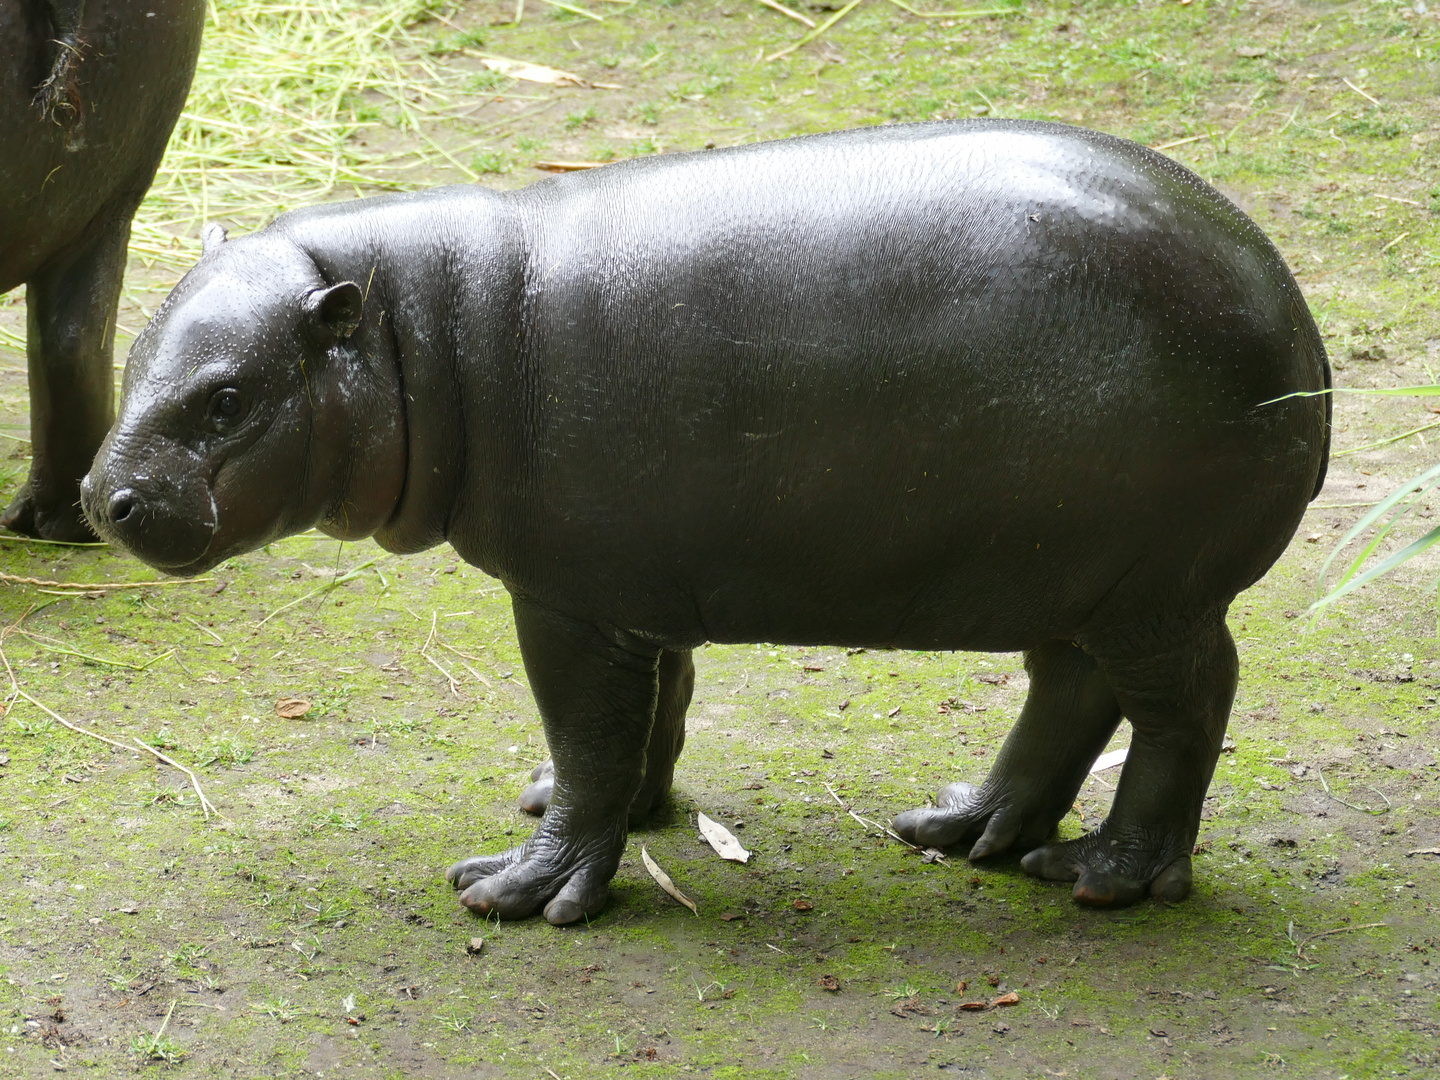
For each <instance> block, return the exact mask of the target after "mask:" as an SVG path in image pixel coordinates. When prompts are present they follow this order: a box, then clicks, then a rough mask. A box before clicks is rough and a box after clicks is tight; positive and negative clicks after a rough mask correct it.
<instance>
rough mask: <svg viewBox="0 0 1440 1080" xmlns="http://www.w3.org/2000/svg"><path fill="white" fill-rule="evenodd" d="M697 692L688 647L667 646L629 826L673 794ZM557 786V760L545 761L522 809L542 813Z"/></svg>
mask: <svg viewBox="0 0 1440 1080" xmlns="http://www.w3.org/2000/svg"><path fill="white" fill-rule="evenodd" d="M694 692H695V664H694V662H693V661H692V660H691V658H690V650H689V649H666V650H665V651H664V652H662V653H661V654H660V700H659V702H658V703H657V704H656V706H655V726H654V727H653V728H651V729H650V742H649V744H648V745H647V746H646V747H645V779H644V780H643V781H642V782H641V784H640V790H639V792H638V793H636V795H635V800H634V802H632V803H631V804H630V828H632V829H635V828H639V827H640V826H641V825H643V824H644V823H645V821H646V819H648V818H649V817H650V815H651V814H653V813H654V812H655V811H656V810H658V809H660V807H661V806H663V805H664V804H665V800H666V799H668V798H669V797H670V785H671V783H672V782H673V781H674V778H675V762H676V761H678V760H679V758H680V751H681V750H682V749H684V746H685V710H686V709H688V708H689V707H690V697H691V695H692V694H693V693H694ZM554 790H555V762H554V761H553V760H550V761H545V762H542V763H541V764H539V765H537V766H535V770H534V772H532V773H531V774H530V785H529V786H528V787H527V788H526V789H525V790H524V791H523V792H521V794H520V809H521V810H523V811H525V813H527V814H537V815H538V814H543V813H545V808H546V807H548V806H549V805H550V795H551V793H552V792H553V791H554Z"/></svg>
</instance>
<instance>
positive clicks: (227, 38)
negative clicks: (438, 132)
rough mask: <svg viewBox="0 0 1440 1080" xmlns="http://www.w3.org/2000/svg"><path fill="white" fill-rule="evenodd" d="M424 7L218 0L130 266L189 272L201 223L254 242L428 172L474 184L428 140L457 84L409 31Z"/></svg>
mask: <svg viewBox="0 0 1440 1080" xmlns="http://www.w3.org/2000/svg"><path fill="white" fill-rule="evenodd" d="M431 6H432V4H430V3H427V2H426V0H390V2H388V3H379V4H373V3H372V4H365V3H359V2H357V0H308V2H303V3H300V2H285V0H277V2H275V3H263V2H262V3H256V2H255V0H213V2H212V4H211V7H210V14H209V18H208V20H207V24H206V27H205V40H204V45H203V47H202V49H201V52H200V60H199V64H198V66H197V68H196V72H195V82H194V85H193V87H192V88H191V92H190V99H189V101H188V102H187V103H186V106H185V111H184V112H183V113H182V114H181V117H180V122H179V123H178V124H177V126H176V128H175V132H174V134H173V135H172V136H171V139H170V146H169V148H168V150H167V152H166V155H165V160H164V163H163V164H162V165H161V167H160V172H159V174H158V175H157V176H156V178H155V186H154V187H153V188H152V189H151V191H150V195H149V197H148V198H147V199H146V201H145V204H144V205H143V206H142V207H141V209H140V212H139V214H138V215H137V216H136V219H135V224H134V228H133V230H132V236H131V243H130V247H131V253H132V254H133V255H135V256H137V257H138V258H140V259H141V260H142V262H144V263H145V264H146V265H155V264H157V263H158V264H160V265H161V266H162V267H164V268H168V269H185V268H187V267H189V266H190V265H191V264H192V263H193V262H194V261H195V258H196V257H197V255H198V253H199V241H198V239H196V238H197V237H198V235H199V231H200V226H201V224H202V223H203V222H205V221H206V220H210V219H224V220H227V221H231V222H235V223H237V224H241V225H243V226H245V227H248V228H254V227H257V226H259V225H261V224H263V223H264V222H265V221H268V220H269V219H270V218H272V217H273V216H275V215H276V214H278V213H281V212H283V211H285V210H288V209H290V208H292V207H295V206H298V205H301V204H305V203H313V202H317V201H320V200H322V199H325V198H327V197H330V198H333V197H334V196H335V193H336V192H337V190H351V191H353V190H358V189H360V188H362V187H363V188H368V189H371V190H373V189H376V188H381V189H384V188H408V187H414V186H416V185H417V184H420V183H423V182H426V181H427V180H431V179H433V177H431V176H427V172H428V171H429V170H430V169H431V168H434V167H441V168H445V169H447V170H452V169H458V170H459V171H460V172H461V173H462V174H464V175H466V176H467V177H468V178H470V179H474V178H475V174H474V173H473V172H472V171H471V170H470V169H468V168H467V167H466V166H464V165H463V164H462V163H461V162H460V161H458V160H456V159H455V157H453V156H452V154H451V153H450V152H449V151H447V150H446V149H444V148H442V147H441V146H440V145H439V144H438V143H437V142H436V141H435V140H434V139H433V138H432V137H431V136H430V134H429V133H428V132H427V131H426V125H427V123H429V122H433V121H436V120H443V119H445V118H447V117H448V116H449V114H450V110H451V109H452V107H453V104H452V101H453V99H452V96H451V93H452V91H453V89H454V87H455V86H456V85H457V84H458V79H459V77H460V73H459V72H457V71H455V70H454V69H450V68H447V67H446V66H445V65H444V64H442V63H439V62H438V58H437V57H435V56H433V55H431V53H430V52H429V51H428V50H429V49H430V48H431V44H430V41H429V39H428V38H425V37H422V36H421V35H420V34H419V33H417V32H416V31H415V29H414V27H415V24H416V23H417V21H418V20H420V19H422V18H423V17H424V16H425V15H426V14H427V12H428V10H429V8H430V7H431ZM462 104H463V102H462ZM397 130H398V132H399V133H401V134H400V137H398V138H397V137H396V131H397ZM372 135H373V138H370V137H369V136H372ZM362 142H373V143H375V144H377V145H372V146H364V145H361V143H362ZM387 144H391V145H390V148H389V149H387V148H386V145H387ZM452 177H453V173H452Z"/></svg>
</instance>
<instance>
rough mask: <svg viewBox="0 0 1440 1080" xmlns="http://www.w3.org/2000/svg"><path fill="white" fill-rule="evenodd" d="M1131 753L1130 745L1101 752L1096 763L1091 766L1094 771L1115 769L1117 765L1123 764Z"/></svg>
mask: <svg viewBox="0 0 1440 1080" xmlns="http://www.w3.org/2000/svg"><path fill="white" fill-rule="evenodd" d="M1129 754H1130V748H1129V747H1128V746H1122V747H1121V748H1120V749H1119V750H1111V751H1110V752H1109V753H1107V754H1101V755H1100V756H1099V757H1098V758H1096V759H1095V764H1094V765H1091V766H1090V771H1091V772H1092V773H1097V772H1104V771H1105V770H1106V769H1113V768H1114V767H1115V766H1116V765H1123V764H1124V763H1125V759H1126V758H1127V757H1128V756H1129Z"/></svg>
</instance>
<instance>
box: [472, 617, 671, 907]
mask: <svg viewBox="0 0 1440 1080" xmlns="http://www.w3.org/2000/svg"><path fill="white" fill-rule="evenodd" d="M514 607H515V630H516V633H517V636H518V637H519V639H520V652H521V655H522V656H523V657H524V659H525V673H526V675H527V676H528V677H529V679H530V688H531V690H532V692H533V693H534V695H535V702H536V704H537V705H538V706H539V708H540V718H541V720H543V721H544V724H545V739H546V742H548V743H549V745H550V752H551V754H552V755H553V757H554V761H555V786H554V789H553V791H552V792H551V796H550V805H549V808H548V809H547V810H546V811H545V817H544V819H543V820H542V821H541V822H540V825H539V827H537V828H536V830H535V833H534V835H532V836H531V837H530V839H529V840H527V841H525V843H524V844H522V845H520V846H519V847H517V848H511V849H510V850H509V851H506V852H502V853H501V854H499V855H491V856H481V857H479V858H473V859H466V860H464V861H463V862H459V863H456V864H455V865H454V866H452V867H451V868H450V869H449V870H448V871H446V874H445V876H446V877H447V878H448V879H449V880H450V881H451V882H452V883H453V884H454V885H455V887H456V888H459V889H463V890H464V891H463V892H462V893H461V894H460V902H461V903H463V904H464V905H465V906H466V907H469V908H471V909H473V910H475V911H477V912H481V913H488V912H491V911H494V912H496V913H497V914H499V915H500V916H501V917H502V918H506V919H517V918H523V917H524V916H526V915H530V914H532V913H533V912H534V911H535V909H536V908H538V907H540V906H541V905H544V907H545V918H547V919H548V920H549V921H550V922H552V923H554V924H555V925H557V926H560V925H563V924H565V923H571V922H575V921H576V920H577V919H581V918H584V917H585V916H587V915H594V914H595V913H596V912H598V911H599V910H600V909H601V908H602V907H604V906H605V900H606V898H607V896H608V895H609V892H610V879H611V878H612V877H613V876H614V874H615V868H616V867H617V866H619V865H620V854H621V852H622V851H623V850H624V847H625V835H626V829H625V824H626V818H627V815H628V814H629V810H630V806H631V804H632V803H633V802H634V799H635V795H636V793H637V792H639V790H640V787H641V784H642V782H643V780H644V778H645V746H646V743H647V742H648V741H649V739H650V729H651V726H652V725H653V723H654V720H655V705H656V700H657V697H658V686H659V666H660V652H661V650H659V649H648V648H646V647H645V646H643V645H642V644H641V643H639V642H636V641H634V640H633V639H628V638H627V637H626V636H625V635H623V634H604V633H602V632H601V631H600V630H599V629H598V628H596V627H595V626H593V625H591V624H588V623H584V622H580V621H578V620H575V619H571V618H569V617H568V616H565V615H562V614H560V613H559V612H556V611H554V610H552V609H550V608H547V607H544V606H542V605H540V604H537V603H535V602H533V601H531V600H528V599H526V598H524V597H520V596H516V597H515V598H514Z"/></svg>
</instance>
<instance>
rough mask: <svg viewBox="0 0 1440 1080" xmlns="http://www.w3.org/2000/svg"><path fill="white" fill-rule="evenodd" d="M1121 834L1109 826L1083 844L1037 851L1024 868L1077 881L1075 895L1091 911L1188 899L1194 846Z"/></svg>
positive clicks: (1027, 858)
mask: <svg viewBox="0 0 1440 1080" xmlns="http://www.w3.org/2000/svg"><path fill="white" fill-rule="evenodd" d="M1126 831H1127V832H1132V830H1126ZM1116 832H1117V830H1115V829H1113V828H1112V827H1111V826H1110V824H1109V822H1106V823H1105V824H1104V825H1101V826H1100V828H1098V829H1096V830H1095V831H1094V832H1092V833H1088V834H1086V835H1085V836H1082V837H1080V839H1078V840H1068V841H1066V842H1064V843H1061V844H1048V845H1046V846H1045V847H1042V848H1036V849H1035V850H1034V851H1032V852H1030V854H1028V855H1026V856H1025V857H1024V858H1023V859H1021V860H1020V866H1021V868H1022V869H1024V871H1025V872H1026V873H1027V874H1032V875H1033V876H1035V877H1038V878H1045V879H1046V880H1048V881H1073V882H1075V888H1074V890H1073V891H1072V892H1071V896H1072V897H1074V899H1075V902H1076V903H1077V904H1083V905H1085V906H1086V907H1125V906H1127V905H1129V904H1133V903H1135V902H1136V901H1137V900H1141V899H1143V898H1144V897H1145V896H1146V895H1149V896H1153V897H1154V898H1155V899H1157V900H1168V901H1170V902H1171V903H1175V902H1178V901H1180V900H1183V899H1185V897H1186V896H1187V895H1189V893H1190V883H1191V881H1192V879H1193V873H1192V870H1191V867H1190V855H1189V854H1188V852H1189V846H1190V845H1189V844H1185V843H1180V842H1178V841H1177V840H1176V838H1175V837H1174V836H1158V837H1157V836H1155V835H1154V834H1153V833H1149V832H1141V831H1140V830H1133V835H1132V836H1130V837H1125V838H1121V837H1117V836H1116ZM1177 851H1178V852H1179V853H1178V854H1177Z"/></svg>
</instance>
